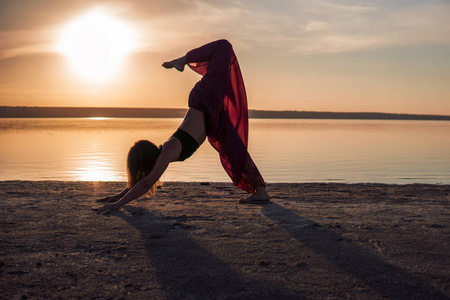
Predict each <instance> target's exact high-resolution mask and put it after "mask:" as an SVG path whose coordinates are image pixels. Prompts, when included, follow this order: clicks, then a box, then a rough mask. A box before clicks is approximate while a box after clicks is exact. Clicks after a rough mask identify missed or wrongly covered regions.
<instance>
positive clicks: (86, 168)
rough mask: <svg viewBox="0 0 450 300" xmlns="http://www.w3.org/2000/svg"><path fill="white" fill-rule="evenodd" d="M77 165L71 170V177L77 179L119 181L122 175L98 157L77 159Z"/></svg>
mask: <svg viewBox="0 0 450 300" xmlns="http://www.w3.org/2000/svg"><path fill="white" fill-rule="evenodd" d="M79 165H80V166H79V167H78V168H77V169H76V170H73V171H72V173H73V174H72V175H73V178H74V179H75V180H79V181H120V180H123V178H122V177H123V176H122V175H121V174H118V173H117V172H115V170H114V168H113V166H111V164H110V163H108V162H107V161H101V160H99V157H95V156H93V157H86V158H85V159H84V160H82V161H79Z"/></svg>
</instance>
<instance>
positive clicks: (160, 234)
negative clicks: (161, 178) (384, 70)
mask: <svg viewBox="0 0 450 300" xmlns="http://www.w3.org/2000/svg"><path fill="white" fill-rule="evenodd" d="M123 187H124V183H121V182H50V181H39V182H33V181H3V182H0V198H1V200H2V201H1V202H2V206H1V209H0V224H1V230H0V290H1V294H0V298H4V299H46V298H52V299H58V298H61V299H450V196H449V193H450V186H449V185H419V184H416V185H384V184H336V183H328V184H327V183H305V184H269V185H268V187H267V190H268V191H269V193H270V194H271V196H272V202H271V203H269V204H265V205H240V204H237V201H238V200H239V199H240V198H242V197H244V196H245V194H244V193H243V192H241V191H240V190H238V189H237V188H235V187H233V186H232V184H230V183H178V182H168V183H165V184H164V186H163V187H162V188H161V189H159V190H158V192H157V194H156V195H155V196H152V197H149V198H146V199H140V200H137V201H135V202H132V203H130V204H129V205H127V206H125V207H123V208H122V210H120V211H113V212H103V213H97V212H93V211H91V207H92V206H95V205H96V202H95V199H97V198H101V197H104V196H108V195H111V194H114V193H117V192H119V191H120V190H121V189H122V188H123Z"/></svg>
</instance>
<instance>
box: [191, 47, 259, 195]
mask: <svg viewBox="0 0 450 300" xmlns="http://www.w3.org/2000/svg"><path fill="white" fill-rule="evenodd" d="M186 62H187V63H188V65H189V67H190V68H191V69H192V70H194V71H195V72H197V73H199V74H200V75H203V77H202V79H201V80H200V81H199V82H197V84H196V85H195V86H194V88H193V89H192V91H191V93H190V95H189V107H191V108H194V109H197V110H200V111H202V112H203V113H204V114H205V122H206V134H207V135H208V140H209V142H210V143H211V145H212V146H213V147H214V148H215V149H216V150H217V151H218V152H219V155H220V161H221V163H222V166H223V168H224V169H225V171H226V172H227V174H228V175H229V176H230V178H231V179H232V180H233V183H234V185H235V186H237V187H239V188H241V189H243V190H245V191H247V192H250V193H254V192H255V187H254V186H252V185H250V184H249V180H248V178H247V176H246V173H245V167H246V160H247V157H249V155H248V152H247V145H248V110H247V96H246V93H245V87H244V81H243V79H242V74H241V70H240V68H239V63H238V61H237V58H236V55H235V54H234V51H233V48H232V46H231V44H230V43H229V42H228V41H226V40H218V41H215V42H212V43H209V44H206V45H204V46H201V47H199V48H197V49H193V50H191V51H189V52H188V53H187V54H186ZM258 173H259V172H258Z"/></svg>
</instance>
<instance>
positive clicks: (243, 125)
mask: <svg viewBox="0 0 450 300" xmlns="http://www.w3.org/2000/svg"><path fill="white" fill-rule="evenodd" d="M186 64H187V65H188V66H189V67H190V68H191V69H192V70H194V71H195V72H197V73H199V74H200V75H203V77H202V79H201V80H200V81H199V82H197V83H196V85H195V86H194V88H193V89H192V91H191V93H190V94H189V102H188V103H189V109H188V111H187V112H186V115H185V117H184V120H183V122H182V123H181V125H180V127H179V128H178V130H177V131H176V132H175V133H174V134H173V135H172V136H171V137H170V138H169V139H168V140H167V141H166V142H165V143H164V145H162V146H159V147H157V146H156V145H154V144H153V143H151V142H149V141H138V142H136V144H135V145H134V146H133V147H132V148H131V149H130V151H129V153H128V161H127V169H128V170H127V171H128V187H127V188H126V189H125V190H124V191H123V192H121V193H120V194H118V195H116V196H112V197H106V198H104V199H100V200H99V201H108V202H115V203H112V204H106V205H103V206H100V207H97V208H93V209H94V210H99V211H102V210H114V209H119V208H120V207H122V206H123V205H124V204H126V203H128V202H130V201H132V200H134V199H136V198H138V197H140V196H142V195H144V194H145V193H147V192H149V191H150V192H154V191H155V189H156V186H157V185H158V184H159V178H160V177H161V176H162V174H163V173H164V171H165V170H166V169H167V167H168V166H169V164H170V163H171V162H174V161H184V160H185V159H187V158H188V157H190V156H191V155H192V154H193V153H194V152H195V151H196V150H197V149H198V147H199V146H200V145H201V144H202V143H203V142H204V141H205V139H206V137H207V138H208V141H209V142H210V143H211V145H212V146H213V147H214V148H215V149H216V150H217V151H218V152H219V155H220V161H221V163H222V166H223V168H224V169H225V171H226V172H227V174H228V175H229V176H230V178H231V179H232V181H233V183H234V185H236V186H237V187H239V188H241V189H243V190H245V191H247V192H249V193H251V194H252V195H251V196H249V197H248V198H246V199H241V200H240V201H239V202H240V203H250V202H257V201H269V195H268V194H267V192H266V189H265V182H264V180H263V178H262V176H261V174H260V172H259V171H258V169H257V168H256V166H255V164H254V162H253V160H252V158H251V157H250V155H249V153H248V151H247V145H248V111H247V96H246V94H245V87H244V82H243V79H242V75H241V71H240V68H239V64H238V61H237V59H236V56H235V54H234V51H233V48H232V46H231V44H230V43H229V42H228V41H226V40H218V41H215V42H212V43H209V44H206V45H204V46H201V47H199V48H197V49H193V50H191V51H189V52H188V53H187V54H186V56H183V57H181V58H178V59H174V60H172V61H170V62H165V63H164V64H163V67H165V68H168V69H170V68H175V69H177V70H178V71H180V72H182V71H183V70H184V67H185V65H186Z"/></svg>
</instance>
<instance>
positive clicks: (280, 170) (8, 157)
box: [0, 118, 450, 184]
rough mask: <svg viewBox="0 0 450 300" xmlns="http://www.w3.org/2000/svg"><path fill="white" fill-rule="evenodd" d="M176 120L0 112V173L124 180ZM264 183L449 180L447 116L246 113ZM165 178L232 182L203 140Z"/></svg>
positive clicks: (36, 177) (1, 176) (14, 177)
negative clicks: (143, 149) (132, 162)
mask: <svg viewBox="0 0 450 300" xmlns="http://www.w3.org/2000/svg"><path fill="white" fill-rule="evenodd" d="M180 122H181V119H75V118H74V119H0V143H1V149H0V180H101V181H109V180H119V181H125V180H126V173H125V166H126V160H125V158H126V154H127V152H128V149H129V148H130V146H132V145H133V143H134V142H135V141H137V140H140V139H150V140H152V141H153V142H155V143H156V144H161V143H163V142H164V141H165V139H166V138H167V137H168V136H170V135H171V134H172V133H173V132H174V131H175V130H176V128H177V126H178V125H179V124H180ZM249 143H250V146H249V152H250V153H251V155H252V157H253V159H254V161H255V162H256V164H257V165H258V167H259V169H260V171H261V173H262V174H263V176H264V178H265V179H266V181H267V182H312V181H314V182H317V181H326V182H331V181H333V182H349V183H356V182H378V183H437V184H450V155H449V154H450V122H445V121H370V120H267V119H264V120H262V119H252V120H250V138H249ZM164 180H165V181H224V182H228V181H230V180H229V178H228V177H227V175H226V173H225V171H223V169H222V167H221V165H220V163H219V158H218V154H217V153H216V152H215V150H214V149H213V148H212V147H211V146H210V145H209V143H207V142H205V143H204V144H203V145H202V147H200V149H199V150H198V151H197V152H196V153H195V154H194V156H192V157H191V158H190V159H188V160H187V161H185V162H176V163H173V164H171V165H170V167H169V169H168V170H167V171H166V173H165V175H164Z"/></svg>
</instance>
